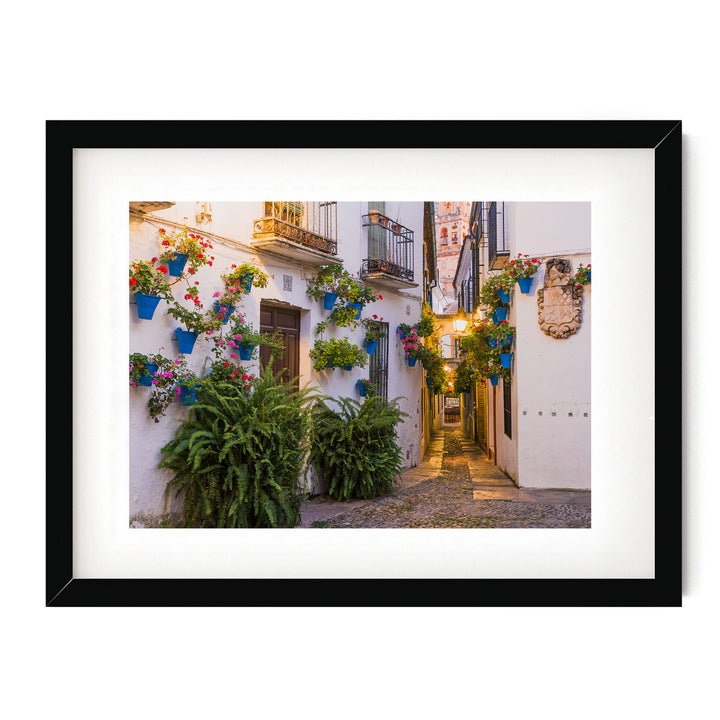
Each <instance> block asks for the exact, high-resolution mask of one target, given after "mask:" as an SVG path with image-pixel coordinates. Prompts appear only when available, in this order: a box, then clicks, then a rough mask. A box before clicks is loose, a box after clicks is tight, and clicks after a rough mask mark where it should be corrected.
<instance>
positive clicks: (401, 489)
mask: <svg viewBox="0 0 720 720" xmlns="http://www.w3.org/2000/svg"><path fill="white" fill-rule="evenodd" d="M301 512H302V523H301V525H300V527H323V528H589V527H590V493H589V492H582V491H572V490H529V489H525V488H522V489H521V488H517V487H516V486H515V485H514V484H513V483H512V481H511V480H509V479H508V477H507V476H506V475H505V474H504V473H503V472H501V471H500V470H498V468H497V467H496V466H495V465H494V464H493V463H491V462H489V461H488V460H487V457H486V456H485V455H484V454H483V453H481V452H480V451H479V450H478V449H477V448H476V447H475V445H474V444H473V443H471V442H470V441H468V440H467V439H466V438H465V437H464V436H463V435H462V433H461V431H459V430H443V431H440V432H439V433H437V434H436V435H435V437H434V438H433V441H432V443H431V446H430V448H429V450H428V453H427V454H426V458H425V460H423V462H422V463H421V465H420V466H418V467H417V468H412V469H410V470H407V471H405V472H404V473H403V477H402V480H401V481H400V482H399V484H398V486H397V487H396V490H395V492H394V493H393V494H392V495H387V496H384V497H379V498H374V499H372V500H356V501H350V502H349V503H340V502H335V501H333V500H329V499H328V498H327V497H323V496H320V497H318V498H313V499H311V500H309V501H308V502H306V503H304V504H303V507H302V509H301Z"/></svg>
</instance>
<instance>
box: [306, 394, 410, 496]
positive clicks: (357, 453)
mask: <svg viewBox="0 0 720 720" xmlns="http://www.w3.org/2000/svg"><path fill="white" fill-rule="evenodd" d="M398 399H399V398H396V399H394V400H391V401H390V402H387V401H385V400H384V399H383V398H382V397H379V396H374V397H367V398H365V401H364V402H363V403H362V404H361V403H359V402H358V401H356V400H354V399H352V398H338V399H333V401H334V402H336V403H337V404H338V405H339V410H337V411H335V410H332V409H330V408H329V407H328V406H327V404H326V403H325V402H322V401H318V402H316V403H315V405H314V406H313V413H312V430H311V452H310V458H311V460H312V462H313V464H314V465H315V466H316V467H317V468H318V469H319V470H320V471H321V473H322V475H323V477H324V478H325V479H326V480H327V481H328V494H329V495H330V496H331V497H333V498H335V499H337V500H350V499H351V498H353V497H358V498H363V499H368V498H372V497H376V496H377V495H383V494H386V493H389V492H391V491H392V489H393V486H394V484H395V479H396V477H397V476H398V474H399V473H400V469H401V467H402V450H401V449H400V447H399V446H398V444H397V433H396V430H395V427H396V425H397V423H398V422H403V420H402V418H403V416H404V417H408V415H407V413H404V412H402V411H401V410H400V408H399V405H398Z"/></svg>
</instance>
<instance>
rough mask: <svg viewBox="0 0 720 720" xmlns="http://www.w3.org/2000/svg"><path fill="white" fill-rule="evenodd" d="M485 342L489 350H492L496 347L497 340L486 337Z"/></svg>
mask: <svg viewBox="0 0 720 720" xmlns="http://www.w3.org/2000/svg"><path fill="white" fill-rule="evenodd" d="M485 342H486V343H487V344H488V346H489V347H490V348H492V349H493V350H494V349H495V348H496V347H497V340H496V339H495V338H491V337H486V338H485Z"/></svg>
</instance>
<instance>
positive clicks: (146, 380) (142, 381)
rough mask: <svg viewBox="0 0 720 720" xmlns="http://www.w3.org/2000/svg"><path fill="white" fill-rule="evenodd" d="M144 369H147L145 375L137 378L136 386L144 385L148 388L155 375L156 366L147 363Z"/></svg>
mask: <svg viewBox="0 0 720 720" xmlns="http://www.w3.org/2000/svg"><path fill="white" fill-rule="evenodd" d="M145 367H146V368H147V373H143V374H142V375H141V376H140V377H139V378H138V384H139V385H144V386H145V387H150V386H151V385H152V379H153V378H154V377H155V373H156V372H157V371H158V366H157V365H156V364H155V363H151V362H149V363H147V364H146V365H145ZM148 373H149V374H148Z"/></svg>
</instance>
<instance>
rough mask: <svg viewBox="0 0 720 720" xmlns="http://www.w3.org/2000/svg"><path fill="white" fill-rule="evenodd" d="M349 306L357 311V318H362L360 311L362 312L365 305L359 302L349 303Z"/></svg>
mask: <svg viewBox="0 0 720 720" xmlns="http://www.w3.org/2000/svg"><path fill="white" fill-rule="evenodd" d="M347 306H348V307H349V308H352V309H353V310H354V311H355V319H356V320H359V319H360V313H361V312H362V309H363V306H362V305H360V304H359V303H348V304H347Z"/></svg>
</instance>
